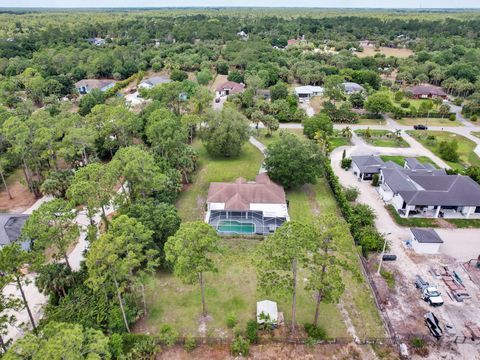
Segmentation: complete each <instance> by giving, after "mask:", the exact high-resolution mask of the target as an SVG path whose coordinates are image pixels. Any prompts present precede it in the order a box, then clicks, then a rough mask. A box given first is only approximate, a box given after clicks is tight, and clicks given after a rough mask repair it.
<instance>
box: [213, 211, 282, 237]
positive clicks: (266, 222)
mask: <svg viewBox="0 0 480 360" xmlns="http://www.w3.org/2000/svg"><path fill="white" fill-rule="evenodd" d="M226 221H232V223H233V222H241V223H247V224H248V223H250V224H254V225H255V234H259V235H266V234H271V233H273V232H274V231H275V230H276V229H277V228H278V227H279V226H281V225H282V224H283V223H284V222H285V221H286V219H285V218H284V217H276V216H272V217H269V216H264V215H263V212H262V211H224V210H212V211H210V218H209V221H208V222H209V224H210V225H212V226H213V227H214V228H215V229H217V230H218V225H219V224H220V223H221V224H222V225H226V224H228V223H226Z"/></svg>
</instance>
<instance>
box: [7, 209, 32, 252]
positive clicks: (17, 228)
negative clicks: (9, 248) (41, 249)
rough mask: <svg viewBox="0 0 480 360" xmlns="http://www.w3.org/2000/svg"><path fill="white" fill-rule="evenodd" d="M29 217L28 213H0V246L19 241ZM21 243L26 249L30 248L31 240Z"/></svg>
mask: <svg viewBox="0 0 480 360" xmlns="http://www.w3.org/2000/svg"><path fill="white" fill-rule="evenodd" d="M27 219H28V215H24V214H0V248H1V247H3V246H5V245H8V244H11V243H13V242H16V241H17V239H18V238H19V237H20V233H21V231H22V228H23V225H24V224H25V221H27ZM19 244H20V246H21V247H22V248H23V249H24V250H30V247H31V244H30V241H23V242H20V243H19Z"/></svg>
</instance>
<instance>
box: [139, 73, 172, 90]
mask: <svg viewBox="0 0 480 360" xmlns="http://www.w3.org/2000/svg"><path fill="white" fill-rule="evenodd" d="M171 81H172V80H170V78H168V77H167V76H152V77H149V78H144V79H143V80H142V81H140V84H138V87H139V88H140V89H151V88H153V87H155V86H157V85H160V84H166V83H169V82H171Z"/></svg>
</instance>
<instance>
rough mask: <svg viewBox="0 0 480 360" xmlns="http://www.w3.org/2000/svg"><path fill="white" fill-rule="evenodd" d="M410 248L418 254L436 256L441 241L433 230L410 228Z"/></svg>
mask: <svg viewBox="0 0 480 360" xmlns="http://www.w3.org/2000/svg"><path fill="white" fill-rule="evenodd" d="M410 231H411V232H412V247H413V250H415V252H416V253H419V254H437V253H438V250H439V248H440V245H441V244H443V240H442V239H441V238H440V236H438V234H437V232H436V231H435V230H434V229H419V228H412V229H410Z"/></svg>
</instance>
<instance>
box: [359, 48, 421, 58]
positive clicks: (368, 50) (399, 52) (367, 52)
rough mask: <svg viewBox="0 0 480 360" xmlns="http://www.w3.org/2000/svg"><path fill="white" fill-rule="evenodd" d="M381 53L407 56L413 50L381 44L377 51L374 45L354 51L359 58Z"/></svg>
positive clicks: (411, 53) (401, 56)
mask: <svg viewBox="0 0 480 360" xmlns="http://www.w3.org/2000/svg"><path fill="white" fill-rule="evenodd" d="M378 53H380V54H383V55H385V56H393V57H398V58H407V57H409V56H410V55H413V54H414V53H413V51H412V50H410V49H396V48H389V47H385V46H381V47H380V49H379V51H375V48H374V47H365V48H364V49H363V52H355V53H354V54H355V55H357V56H358V57H360V58H363V57H367V56H375V54H378Z"/></svg>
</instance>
